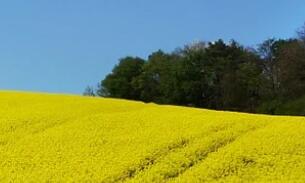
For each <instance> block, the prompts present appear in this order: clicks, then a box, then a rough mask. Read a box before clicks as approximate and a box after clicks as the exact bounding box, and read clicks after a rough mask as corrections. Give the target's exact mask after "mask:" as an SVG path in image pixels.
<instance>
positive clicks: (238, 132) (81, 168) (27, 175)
mask: <svg viewBox="0 0 305 183" xmlns="http://www.w3.org/2000/svg"><path fill="white" fill-rule="evenodd" d="M304 139H305V118H303V117H289V116H268V115H254V114H244V113H236V112H224V111H213V110H205V109H195V108H187V107H176V106H166V105H156V104H145V103H142V102H134V101H127V100H118V99H104V98H92V97H80V96H69V95H54V94H38V93H36V94H35V93H19V92H8V91H3V92H0V182H248V181H252V182H294V181H300V180H305V141H304Z"/></svg>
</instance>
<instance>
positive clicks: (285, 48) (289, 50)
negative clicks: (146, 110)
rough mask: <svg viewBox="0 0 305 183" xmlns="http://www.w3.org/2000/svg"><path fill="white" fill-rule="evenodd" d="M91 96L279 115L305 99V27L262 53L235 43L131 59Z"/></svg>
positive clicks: (262, 46) (202, 44) (271, 42)
mask: <svg viewBox="0 0 305 183" xmlns="http://www.w3.org/2000/svg"><path fill="white" fill-rule="evenodd" d="M85 94H86V95H90V96H93V95H97V96H103V97H114V98H124V99H131V100H140V101H144V102H155V103H159V104H175V105H184V106H194V107H202V108H210V109H221V110H236V111H247V112H263V113H270V114H274V113H276V109H277V107H278V105H280V104H281V103H283V102H287V101H289V100H294V99H297V98H300V97H302V96H304V95H305V27H303V28H301V29H300V30H299V31H298V37H296V38H291V39H285V40H284V39H268V40H266V41H264V42H263V43H262V44H260V45H259V46H258V48H255V49H254V48H246V47H244V46H242V45H240V44H239V43H237V42H236V41H234V40H232V41H231V42H229V43H225V42H224V41H222V40H218V41H215V42H198V43H193V44H189V45H186V46H184V47H183V48H179V49H176V50H175V51H174V52H171V53H165V52H163V51H162V50H158V51H156V52H153V53H151V54H150V55H149V57H148V59H147V60H145V59H142V58H139V57H125V58H122V59H120V61H119V63H118V65H116V66H115V67H114V68H113V70H112V72H111V73H110V74H108V75H107V76H106V77H105V78H104V79H103V80H102V81H101V83H100V84H99V87H98V89H97V91H96V92H95V91H93V89H92V88H90V87H89V88H87V89H86V92H85Z"/></svg>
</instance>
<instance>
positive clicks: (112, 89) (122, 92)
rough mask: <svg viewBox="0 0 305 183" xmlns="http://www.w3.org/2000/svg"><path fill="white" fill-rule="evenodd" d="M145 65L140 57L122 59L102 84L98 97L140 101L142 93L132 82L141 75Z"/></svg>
mask: <svg viewBox="0 0 305 183" xmlns="http://www.w3.org/2000/svg"><path fill="white" fill-rule="evenodd" d="M144 63H145V61H144V60H143V59H141V58H138V57H125V58H122V59H120V62H119V64H118V65H116V66H115V67H114V68H113V70H112V73H110V74H108V75H107V76H106V77H105V79H104V80H103V81H102V82H101V85H100V88H99V89H98V91H97V93H98V95H100V96H107V97H114V98H125V99H133V100H139V99H140V91H138V90H137V89H135V88H134V87H133V85H132V82H133V80H134V79H135V78H136V77H137V76H139V75H140V74H141V72H142V68H143V65H144Z"/></svg>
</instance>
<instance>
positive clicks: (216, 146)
mask: <svg viewBox="0 0 305 183" xmlns="http://www.w3.org/2000/svg"><path fill="white" fill-rule="evenodd" d="M266 126H268V125H267V124H265V125H263V126H258V127H253V128H250V129H249V130H247V131H245V132H243V133H241V134H238V135H236V136H234V137H232V138H227V139H226V138H225V139H221V142H220V143H218V144H213V145H212V146H211V147H210V148H209V150H208V151H205V150H202V151H201V152H199V153H198V152H197V153H196V154H197V155H198V154H199V156H198V158H197V159H194V160H193V161H191V162H190V163H189V164H188V165H187V166H185V165H184V167H183V169H182V170H181V171H180V172H177V173H176V174H174V175H172V176H168V177H166V178H165V181H170V180H174V179H175V178H177V177H179V176H181V175H182V174H183V173H185V172H186V171H188V170H189V169H190V168H192V167H194V166H196V165H198V164H200V163H203V162H204V160H205V159H206V158H207V157H208V156H209V155H210V154H211V153H215V152H217V151H219V150H220V149H223V148H225V147H226V146H228V145H230V144H232V143H234V141H236V140H237V139H238V138H240V137H242V136H244V135H246V134H248V133H252V132H254V131H257V130H260V129H263V128H265V127H266Z"/></svg>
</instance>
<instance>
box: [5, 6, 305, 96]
mask: <svg viewBox="0 0 305 183" xmlns="http://www.w3.org/2000/svg"><path fill="white" fill-rule="evenodd" d="M304 21H305V1H304V0H150V1H149V0H19V1H18V0H8V1H1V2H0V89H13V90H30V91H46V92H56V93H76V94H80V93H82V91H83V90H84V88H85V87H86V85H95V84H96V83H97V82H98V81H99V80H101V79H102V78H103V77H104V76H105V75H106V74H107V73H109V72H110V71H111V69H112V67H113V66H114V65H115V64H116V63H117V62H118V59H119V58H121V57H124V56H127V55H132V56H135V55H137V56H141V57H144V58H145V57H147V55H148V54H149V53H151V52H152V51H155V50H157V49H159V48H160V49H163V50H165V51H172V50H174V49H175V48H176V47H178V46H183V45H184V44H186V43H189V42H192V41H197V40H206V41H212V40H215V39H218V38H223V39H224V40H229V39H231V38H234V39H236V40H237V41H239V42H240V43H242V44H245V45H248V46H255V45H256V44H258V43H260V42H261V41H263V40H264V39H267V38H270V37H278V38H287V37H292V36H295V31H296V29H297V28H298V27H300V26H301V25H303V23H304Z"/></svg>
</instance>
